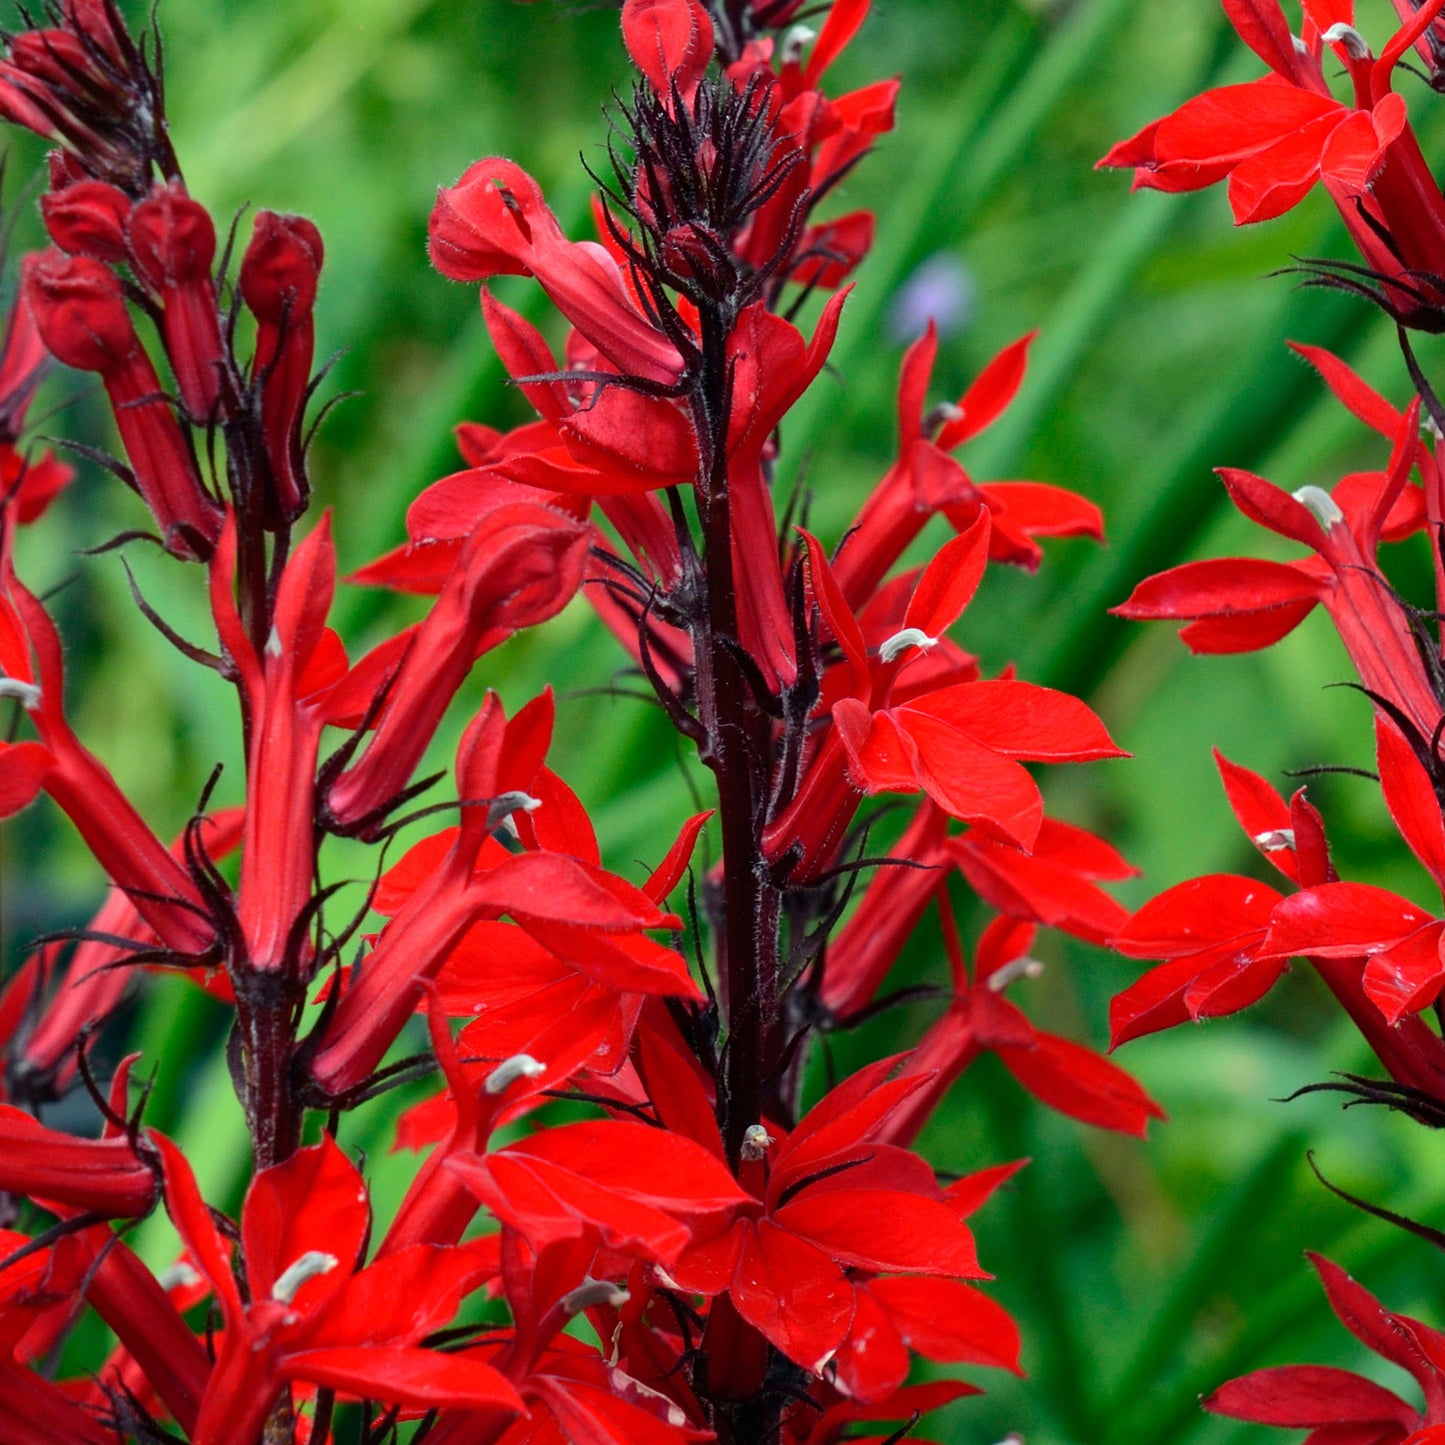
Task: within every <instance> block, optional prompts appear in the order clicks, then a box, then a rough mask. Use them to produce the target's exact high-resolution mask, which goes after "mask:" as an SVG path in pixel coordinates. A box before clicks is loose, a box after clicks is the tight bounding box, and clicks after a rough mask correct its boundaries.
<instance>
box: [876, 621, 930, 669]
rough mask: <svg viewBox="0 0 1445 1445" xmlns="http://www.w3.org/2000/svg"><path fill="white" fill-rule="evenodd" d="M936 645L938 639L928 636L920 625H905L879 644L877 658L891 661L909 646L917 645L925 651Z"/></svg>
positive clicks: (882, 660) (881, 660)
mask: <svg viewBox="0 0 1445 1445" xmlns="http://www.w3.org/2000/svg"><path fill="white" fill-rule="evenodd" d="M937 646H938V639H937V638H936V637H930V636H929V635H928V634H927V633H926V632H925V631H924V630H923V629H922V628H921V627H905V628H904V629H903V630H902V631H901V632H895V633H894V634H893V636H892V637H890V638H888V640H887V641H886V642H884V643H882V644H881V645H880V647H879V648H878V660H879V661H880V662H892V661H893V659H894V658H895V657H897V656H898V654H899V653H900V652H907V651H908V649H909V648H910V647H917V648H920V649H921V650H922V651H924V652H927V651H928V649H929V648H930V647H937Z"/></svg>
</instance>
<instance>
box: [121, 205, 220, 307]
mask: <svg viewBox="0 0 1445 1445" xmlns="http://www.w3.org/2000/svg"><path fill="white" fill-rule="evenodd" d="M130 253H131V260H132V261H133V262H134V264H135V270H136V275H138V276H139V277H140V278H141V280H142V281H144V282H145V283H146V285H147V286H149V287H150V288H151V289H152V290H154V291H160V292H164V291H168V290H170V289H171V288H172V287H175V286H180V285H182V284H183V283H185V282H187V281H196V280H200V279H203V278H206V277H209V276H210V274H211V262H212V261H214V260H215V258H216V227H215V224H214V223H213V222H212V220H211V216H210V212H209V211H207V210H206V208H205V207H204V206H203V205H201V203H200V202H199V201H196V200H193V199H192V198H191V197H190V196H188V195H187V194H186V192H185V190H184V189H183V188H182V187H181V185H180V184H179V183H178V182H173V183H172V184H171V185H168V186H157V187H156V188H155V189H154V190H153V191H152V192H151V193H150V195H148V196H147V197H146V198H145V200H143V201H142V202H141V203H140V205H138V206H137V207H136V208H135V210H134V212H132V214H131V218H130Z"/></svg>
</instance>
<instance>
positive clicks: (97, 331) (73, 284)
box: [23, 251, 139, 374]
mask: <svg viewBox="0 0 1445 1445" xmlns="http://www.w3.org/2000/svg"><path fill="white" fill-rule="evenodd" d="M23 273H24V278H25V281H24V284H25V295H26V298H27V299H28V300H29V302H30V309H31V311H32V312H33V313H34V315H35V324H36V325H37V326H38V327H39V328H40V336H41V339H42V340H43V341H44V342H45V345H46V348H47V349H48V350H49V352H50V354H51V355H52V356H53V357H55V359H56V360H57V361H59V362H61V363H62V364H63V365H65V366H73V367H74V368H75V369H76V370H77V371H99V372H101V373H102V374H104V373H106V372H109V371H113V370H115V368H116V367H118V366H120V365H121V364H123V363H124V362H126V361H128V360H129V359H130V358H131V357H132V356H133V355H134V354H135V352H136V349H137V347H138V346H139V343H138V342H137V340H136V334H135V327H134V325H132V323H131V319H130V312H129V311H128V310H127V309H126V304H125V295H124V293H123V292H122V290H121V287H120V282H119V281H117V280H116V278H115V274H114V273H113V272H112V271H111V270H110V268H109V267H108V266H104V265H102V264H101V263H100V262H99V261H97V260H95V258H94V257H92V256H62V255H61V254H60V252H59V251H44V252H39V253H37V254H33V255H30V256H27V257H26V258H25V260H24V263H23Z"/></svg>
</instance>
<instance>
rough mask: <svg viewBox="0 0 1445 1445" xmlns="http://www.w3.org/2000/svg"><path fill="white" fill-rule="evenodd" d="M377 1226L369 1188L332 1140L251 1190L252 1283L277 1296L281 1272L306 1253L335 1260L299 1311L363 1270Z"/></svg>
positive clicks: (246, 1222) (246, 1214) (305, 1289)
mask: <svg viewBox="0 0 1445 1445" xmlns="http://www.w3.org/2000/svg"><path fill="white" fill-rule="evenodd" d="M370 1226H371V1206H370V1204H369V1202H368V1200H367V1194H366V1185H365V1184H364V1183H363V1182H362V1178H361V1175H360V1174H359V1173H358V1172H357V1170H356V1167H355V1166H354V1165H353V1164H352V1163H351V1161H350V1160H349V1159H348V1158H347V1157H346V1155H345V1154H343V1153H342V1152H341V1150H340V1148H339V1147H338V1146H337V1143H336V1141H335V1140H334V1139H332V1138H331V1137H330V1136H329V1135H328V1136H326V1137H324V1138H323V1139H322V1141H321V1143H319V1144H315V1145H313V1146H311V1147H310V1148H308V1149H298V1150H297V1151H296V1153H295V1154H293V1155H292V1156H291V1157H290V1158H289V1159H287V1160H286V1161H285V1162H284V1163H282V1164H277V1165H276V1166H275V1167H274V1168H271V1169H263V1170H262V1171H261V1172H260V1173H259V1174H257V1175H256V1177H255V1179H254V1180H253V1181H252V1182H251V1187H250V1188H249V1189H248V1190H247V1191H246V1203H245V1205H244V1207H243V1208H242V1210H241V1242H242V1248H243V1250H244V1252H245V1259H246V1272H247V1279H248V1280H249V1282H250V1285H251V1289H252V1292H253V1293H254V1295H255V1296H256V1298H258V1299H266V1298H269V1297H270V1294H271V1287H272V1286H273V1285H274V1284H275V1283H276V1280H277V1279H278V1278H279V1276H280V1275H281V1273H282V1272H283V1271H284V1270H286V1269H288V1268H289V1267H290V1266H291V1265H293V1264H295V1263H296V1261H297V1260H298V1259H300V1258H301V1256H302V1255H303V1254H306V1253H308V1252H310V1251H313V1250H314V1251H316V1252H318V1253H321V1254H329V1255H332V1256H333V1257H334V1258H335V1259H336V1261H337V1264H338V1265H339V1268H338V1269H337V1270H336V1272H334V1273H332V1274H330V1275H319V1276H316V1277H315V1278H313V1279H310V1280H307V1281H306V1283H305V1284H303V1285H302V1286H301V1289H300V1290H299V1292H298V1293H297V1294H296V1296H295V1300H296V1305H297V1308H298V1310H305V1309H307V1308H309V1307H310V1306H311V1305H312V1304H314V1303H315V1301H316V1300H317V1299H318V1298H319V1297H321V1296H323V1295H327V1294H330V1293H331V1292H332V1291H334V1290H335V1289H336V1288H337V1287H338V1286H339V1285H340V1284H342V1283H344V1281H345V1279H346V1276H347V1275H348V1274H349V1273H350V1272H351V1271H352V1270H353V1269H355V1267H356V1265H357V1263H358V1261H359V1260H360V1258H361V1251H362V1249H363V1248H364V1247H365V1245H366V1237H367V1233H368V1231H369V1229H370Z"/></svg>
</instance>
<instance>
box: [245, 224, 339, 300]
mask: <svg viewBox="0 0 1445 1445" xmlns="http://www.w3.org/2000/svg"><path fill="white" fill-rule="evenodd" d="M324 256H325V247H324V246H323V244H322V241H321V232H320V231H318V230H317V229H316V227H315V226H314V225H313V224H312V223H311V222H310V221H308V220H306V218H305V217H304V216H283V215H280V214H278V213H277V212H275V211H261V212H259V213H258V214H257V216H256V223H255V226H254V228H253V229H252V232H251V244H250V245H249V246H247V247H246V255H245V259H244V260H243V261H242V262H241V276H240V283H241V297H242V299H243V300H244V301H245V303H246V305H247V306H249V307H250V309H251V313H252V315H254V316H255V317H256V319H257V320H258V321H264V322H272V323H275V322H279V321H280V320H281V317H282V314H283V313H284V312H286V311H288V309H289V313H290V319H291V321H292V323H293V324H294V323H295V322H296V321H297V320H298V318H299V317H300V315H302V314H303V313H307V312H309V311H310V310H311V308H312V307H313V306H315V304H316V279H317V277H318V276H319V275H320V273H321V263H322V260H323V259H324Z"/></svg>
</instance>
